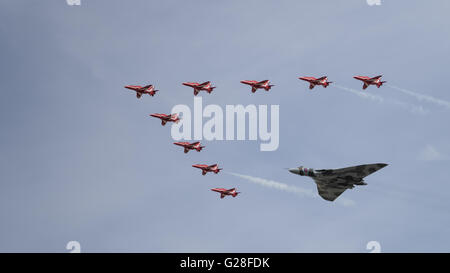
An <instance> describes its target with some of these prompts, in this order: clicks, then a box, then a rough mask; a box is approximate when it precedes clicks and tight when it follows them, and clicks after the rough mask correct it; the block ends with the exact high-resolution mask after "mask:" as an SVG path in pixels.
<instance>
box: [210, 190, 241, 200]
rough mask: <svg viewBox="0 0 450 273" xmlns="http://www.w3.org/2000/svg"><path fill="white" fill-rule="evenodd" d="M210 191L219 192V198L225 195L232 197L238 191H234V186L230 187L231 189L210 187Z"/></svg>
mask: <svg viewBox="0 0 450 273" xmlns="http://www.w3.org/2000/svg"><path fill="white" fill-rule="evenodd" d="M211 190H212V191H215V192H218V193H220V198H224V197H225V196H227V195H231V196H233V197H236V196H237V195H238V194H239V193H240V192H237V191H236V188H232V189H229V190H227V189H224V188H214V189H211Z"/></svg>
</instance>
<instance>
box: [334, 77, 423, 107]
mask: <svg viewBox="0 0 450 273" xmlns="http://www.w3.org/2000/svg"><path fill="white" fill-rule="evenodd" d="M333 86H335V87H337V88H338V89H341V90H344V91H347V92H350V93H353V94H355V95H357V96H359V97H361V98H365V99H370V100H373V101H376V102H379V103H384V102H387V103H390V104H393V105H396V106H399V107H401V108H403V109H406V110H408V111H411V112H413V113H416V114H426V113H427V111H426V110H425V109H424V108H423V107H422V106H421V105H420V106H417V105H414V104H410V103H406V102H403V101H398V100H396V99H392V98H389V99H385V98H383V97H381V96H379V95H374V94H371V93H368V92H361V91H358V90H355V89H351V88H348V87H345V86H340V85H338V84H334V85H333Z"/></svg>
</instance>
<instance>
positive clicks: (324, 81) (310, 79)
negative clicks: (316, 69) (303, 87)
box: [299, 76, 332, 89]
mask: <svg viewBox="0 0 450 273" xmlns="http://www.w3.org/2000/svg"><path fill="white" fill-rule="evenodd" d="M299 79H300V80H304V81H307V82H309V89H313V88H314V86H316V85H322V86H323V87H324V88H326V87H327V86H328V85H330V83H332V82H329V81H328V78H327V76H323V77H320V78H318V79H316V78H314V77H300V78H299Z"/></svg>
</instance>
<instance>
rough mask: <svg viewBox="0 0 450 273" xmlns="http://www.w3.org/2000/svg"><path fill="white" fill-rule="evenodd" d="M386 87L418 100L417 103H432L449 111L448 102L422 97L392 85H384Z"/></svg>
mask: <svg viewBox="0 0 450 273" xmlns="http://www.w3.org/2000/svg"><path fill="white" fill-rule="evenodd" d="M386 85H387V86H389V87H390V88H392V89H395V90H397V91H400V92H402V93H404V94H407V95H410V96H413V97H415V98H416V99H418V100H419V101H428V102H432V103H435V104H438V105H441V106H444V107H447V108H449V109H450V102H448V101H446V100H442V99H438V98H435V97H432V96H428V95H422V94H419V93H416V92H413V91H411V90H407V89H403V88H400V87H397V86H394V85H390V84H386Z"/></svg>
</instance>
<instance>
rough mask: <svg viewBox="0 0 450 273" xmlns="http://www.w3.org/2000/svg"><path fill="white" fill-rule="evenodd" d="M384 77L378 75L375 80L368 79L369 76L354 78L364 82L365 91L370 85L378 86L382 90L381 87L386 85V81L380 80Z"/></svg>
mask: <svg viewBox="0 0 450 273" xmlns="http://www.w3.org/2000/svg"><path fill="white" fill-rule="evenodd" d="M382 76H383V75H378V76H376V77H373V78H370V77H367V76H355V77H353V78H355V79H357V80H360V81H362V82H364V85H363V89H366V88H367V87H369V85H376V86H377V87H378V88H380V86H381V85H383V83H385V81H383V82H382V81H380V78H381V77H382Z"/></svg>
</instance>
